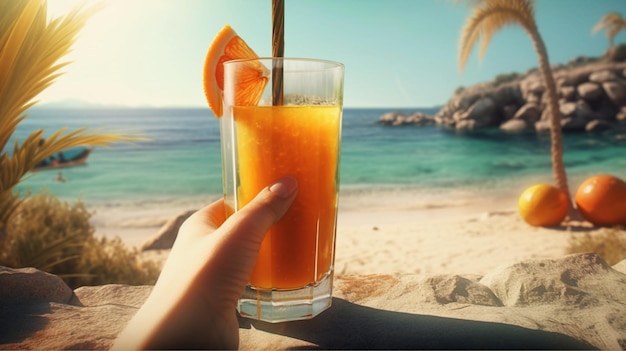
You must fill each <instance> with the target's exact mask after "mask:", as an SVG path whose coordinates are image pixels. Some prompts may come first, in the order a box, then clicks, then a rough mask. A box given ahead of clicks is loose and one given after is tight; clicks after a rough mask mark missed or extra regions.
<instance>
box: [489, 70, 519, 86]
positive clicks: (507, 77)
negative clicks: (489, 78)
mask: <svg viewBox="0 0 626 351" xmlns="http://www.w3.org/2000/svg"><path fill="white" fill-rule="evenodd" d="M519 77H520V74H519V73H515V72H512V73H502V74H498V75H497V76H496V77H495V78H494V79H493V83H494V84H495V85H496V86H498V85H500V84H502V83H506V82H510V81H513V80H515V79H517V78H519Z"/></svg>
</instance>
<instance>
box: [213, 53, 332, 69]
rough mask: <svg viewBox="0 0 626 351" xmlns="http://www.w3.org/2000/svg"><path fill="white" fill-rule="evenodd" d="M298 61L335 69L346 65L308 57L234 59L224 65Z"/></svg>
mask: <svg viewBox="0 0 626 351" xmlns="http://www.w3.org/2000/svg"><path fill="white" fill-rule="evenodd" d="M269 60H271V61H296V62H298V61H299V62H317V63H323V64H326V65H329V66H334V67H337V68H339V67H341V68H343V67H344V64H343V63H341V62H338V61H332V60H325V59H315V58H306V57H272V56H262V57H256V58H250V57H249V58H241V59H232V60H228V61H224V62H223V64H224V65H226V64H232V63H240V62H249V61H269Z"/></svg>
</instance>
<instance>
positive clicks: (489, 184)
mask: <svg viewBox="0 0 626 351" xmlns="http://www.w3.org/2000/svg"><path fill="white" fill-rule="evenodd" d="M393 110H397V109H346V110H345V111H344V115H343V141H342V142H343V144H342V152H341V193H342V196H346V197H350V196H351V195H355V194H356V195H358V194H364V193H367V194H372V193H375V192H376V191H381V192H384V191H387V190H390V189H391V190H394V191H398V189H400V191H404V190H403V189H406V190H407V191H408V190H419V191H427V192H429V193H432V194H437V193H438V192H442V193H445V191H449V190H450V189H471V190H472V191H481V192H483V193H490V192H498V191H505V192H506V191H510V192H512V193H515V192H519V191H521V190H523V189H524V188H525V187H526V186H529V185H531V184H532V183H533V182H537V181H544V182H552V178H551V163H550V156H549V152H550V142H549V137H548V136H547V135H536V134H535V133H528V134H521V135H511V134H507V133H505V132H501V131H499V130H481V131H478V132H473V133H463V134H459V133H457V132H455V131H454V130H449V129H446V128H441V127H438V126H427V127H386V126H381V125H379V124H378V123H377V120H378V118H379V117H380V116H381V115H382V114H383V113H385V112H389V111H393ZM437 110H438V109H432V108H431V109H428V108H422V109H410V110H406V111H405V112H409V113H410V112H413V111H423V112H425V113H428V114H434V113H436V111H437ZM29 114H30V116H29V117H28V118H27V119H26V120H25V121H23V122H22V123H21V124H20V126H19V128H18V130H17V133H16V134H17V136H18V137H19V138H20V139H23V138H24V136H26V135H27V134H28V133H30V132H32V131H33V130H35V129H37V128H42V129H44V130H45V134H46V135H50V134H51V133H52V132H53V131H56V130H57V129H59V128H62V127H68V129H69V130H73V129H76V128H79V127H83V126H87V127H94V128H100V127H102V128H106V129H107V130H113V131H121V132H128V133H138V134H141V135H143V136H145V137H148V138H150V139H152V140H151V141H148V142H135V143H118V144H115V145H113V146H111V147H109V148H97V149H95V150H94V151H93V152H92V154H91V155H90V157H89V159H88V161H87V164H86V165H85V166H79V167H74V168H67V169H63V170H62V172H63V176H64V177H65V178H67V179H68V181H67V182H65V183H59V182H55V181H54V178H55V176H56V174H57V171H55V170H51V171H41V172H36V173H31V174H30V175H29V176H28V177H27V179H26V180H24V181H23V182H22V183H21V184H20V185H19V186H18V187H17V190H18V191H20V192H25V191H27V190H31V191H33V192H38V191H40V190H41V189H44V188H45V189H48V190H49V191H50V192H51V193H53V194H55V195H57V196H59V197H61V198H63V199H66V200H69V201H74V200H76V199H77V198H78V197H79V196H80V197H81V198H82V199H83V200H84V201H85V202H86V203H87V205H91V206H95V207H122V208H129V207H132V208H141V207H142V206H147V205H148V204H161V205H162V206H167V204H169V203H179V202H181V201H182V202H184V201H200V202H205V201H209V200H212V199H215V198H216V197H219V196H220V194H221V188H222V183H221V159H220V139H219V128H218V122H217V120H216V119H215V118H214V117H213V115H212V114H211V112H210V110H208V109H84V110H80V109H67V110H64V109H44V108H33V109H32V110H31V111H29ZM564 148H565V162H566V166H567V170H568V172H569V176H570V187H571V188H572V189H575V188H576V186H577V184H579V183H580V182H581V181H582V180H583V179H584V178H585V177H587V176H589V175H592V174H597V173H611V174H614V175H617V176H619V177H621V178H624V179H626V157H625V155H626V153H625V152H626V140H623V139H620V138H619V137H617V136H616V135H590V134H586V133H579V134H568V135H566V136H565V140H564Z"/></svg>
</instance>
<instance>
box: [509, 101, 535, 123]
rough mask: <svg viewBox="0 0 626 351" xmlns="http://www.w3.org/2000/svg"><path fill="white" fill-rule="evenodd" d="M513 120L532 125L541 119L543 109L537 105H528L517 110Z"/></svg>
mask: <svg viewBox="0 0 626 351" xmlns="http://www.w3.org/2000/svg"><path fill="white" fill-rule="evenodd" d="M513 118H515V119H521V120H524V121H526V122H527V123H530V124H532V123H535V122H537V121H538V120H539V118H541V109H540V108H539V105H537V104H535V103H527V104H525V105H524V106H522V107H521V108H520V109H519V110H517V112H516V113H515V116H514V117H513Z"/></svg>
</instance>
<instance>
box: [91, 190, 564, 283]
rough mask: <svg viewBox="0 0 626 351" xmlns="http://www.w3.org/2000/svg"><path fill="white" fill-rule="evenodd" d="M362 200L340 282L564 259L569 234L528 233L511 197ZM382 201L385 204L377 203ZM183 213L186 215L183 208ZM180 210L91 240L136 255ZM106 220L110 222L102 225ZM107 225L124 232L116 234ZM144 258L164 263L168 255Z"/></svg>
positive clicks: (124, 218)
mask: <svg viewBox="0 0 626 351" xmlns="http://www.w3.org/2000/svg"><path fill="white" fill-rule="evenodd" d="M379 195H380V194H369V195H368V194H360V195H358V196H347V197H346V198H344V199H342V202H341V205H340V209H339V217H338V226H337V247H336V261H335V266H336V272H337V273H338V274H373V273H420V274H425V275H432V274H464V273H465V274H486V273H488V272H489V271H491V270H493V269H494V268H496V267H498V266H500V265H508V264H512V263H515V262H519V261H521V260H525V259H529V258H553V257H559V256H562V255H564V254H566V247H567V246H568V240H569V238H570V236H571V235H572V232H571V231H569V230H564V229H552V228H535V227H531V226H529V225H528V224H526V223H525V222H523V220H522V219H521V218H520V217H519V215H518V213H517V207H516V203H517V198H516V196H515V195H514V194H495V195H494V194H491V195H490V196H488V197H484V198H481V199H480V200H478V198H477V197H476V194H474V193H461V192H456V193H455V194H454V195H450V194H446V195H441V194H416V193H413V192H410V191H409V192H405V191H402V189H398V190H397V191H394V192H393V193H387V194H386V196H384V197H381V196H379ZM382 198H384V199H386V200H381V199H382ZM187 209H188V208H187ZM184 210H185V209H184V208H171V209H169V211H167V210H163V209H160V210H153V211H151V212H149V215H146V214H144V216H143V217H141V216H140V217H139V218H137V217H132V216H131V215H129V214H128V213H124V212H123V211H121V212H120V213H117V214H113V215H115V216H117V217H118V218H115V219H112V218H110V216H111V212H109V213H104V214H100V215H96V217H95V225H96V232H97V233H99V234H103V235H106V236H113V235H118V236H120V237H121V238H122V239H123V240H124V242H125V243H126V244H127V245H128V246H129V247H133V246H134V247H140V246H141V244H142V243H143V242H145V241H146V240H147V239H148V238H150V237H151V236H152V235H154V234H155V233H156V232H158V230H159V227H160V225H162V224H163V223H165V221H167V219H168V218H169V217H171V216H172V215H175V214H177V213H180V212H182V211H184ZM103 216H104V217H106V216H109V217H107V220H108V222H107V221H105V220H104V219H103V218H104V217H103ZM111 223H117V224H123V225H120V226H118V227H115V226H111ZM142 255H143V256H144V258H148V259H157V260H163V259H165V258H166V257H167V251H162V252H158V251H148V252H146V253H144V254H142Z"/></svg>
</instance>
